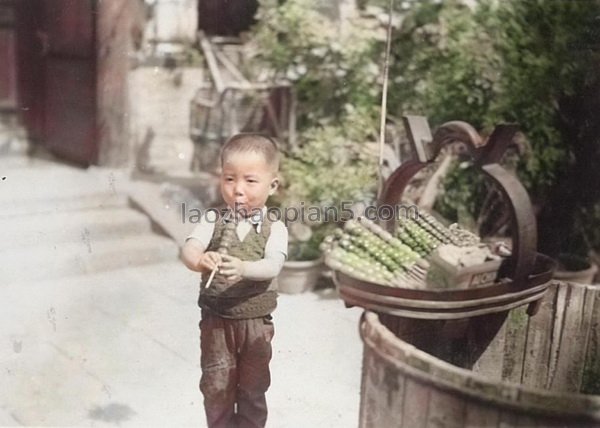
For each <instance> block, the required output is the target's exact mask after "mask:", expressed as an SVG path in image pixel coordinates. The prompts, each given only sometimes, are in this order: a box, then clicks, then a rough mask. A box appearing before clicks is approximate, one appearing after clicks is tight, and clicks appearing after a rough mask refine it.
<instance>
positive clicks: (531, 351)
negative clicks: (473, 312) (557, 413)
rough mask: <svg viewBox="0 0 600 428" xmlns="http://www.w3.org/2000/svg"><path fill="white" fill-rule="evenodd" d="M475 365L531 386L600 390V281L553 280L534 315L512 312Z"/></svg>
mask: <svg viewBox="0 0 600 428" xmlns="http://www.w3.org/2000/svg"><path fill="white" fill-rule="evenodd" d="M473 370H474V371H476V372H478V373H480V374H482V375H485V376H486V377H487V378H489V379H492V380H508V381H512V382H517V383H521V384H523V385H526V386H530V387H534V388H541V389H546V390H552V391H562V392H584V393H593V394H600V286H598V285H585V284H574V283H565V282H558V281H556V282H553V283H552V284H551V286H550V287H549V288H548V291H547V293H546V295H545V296H544V299H543V300H542V302H541V305H540V308H539V311H538V313H537V315H536V316H534V317H529V316H528V315H527V313H526V312H525V310H524V308H518V309H515V310H513V311H511V312H510V314H509V316H508V318H507V320H506V322H505V323H504V324H503V325H502V327H501V328H500V330H499V332H498V334H497V335H496V337H495V338H494V340H493V341H492V342H491V343H490V345H489V347H488V349H487V350H486V351H485V352H484V353H483V355H482V356H481V358H480V359H479V360H478V361H477V362H476V363H475V365H474V367H473Z"/></svg>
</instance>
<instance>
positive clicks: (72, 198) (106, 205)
mask: <svg viewBox="0 0 600 428" xmlns="http://www.w3.org/2000/svg"><path fill="white" fill-rule="evenodd" d="M128 201H129V199H128V197H127V195H124V194H107V193H104V192H95V193H82V194H71V195H64V196H61V197H49V198H22V199H12V200H10V199H9V200H6V199H4V200H3V201H2V205H0V207H1V208H0V221H2V223H4V221H5V220H6V219H7V218H11V217H15V216H23V215H32V214H38V215H42V214H45V215H52V214H56V213H61V212H68V211H78V210H93V209H100V210H102V209H110V208H123V207H126V206H127V205H128Z"/></svg>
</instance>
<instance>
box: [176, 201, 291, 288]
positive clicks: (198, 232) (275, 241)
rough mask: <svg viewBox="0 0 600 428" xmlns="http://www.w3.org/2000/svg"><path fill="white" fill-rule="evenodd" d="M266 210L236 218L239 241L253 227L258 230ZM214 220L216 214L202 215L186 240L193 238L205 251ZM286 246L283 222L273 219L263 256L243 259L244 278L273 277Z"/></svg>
mask: <svg viewBox="0 0 600 428" xmlns="http://www.w3.org/2000/svg"><path fill="white" fill-rule="evenodd" d="M209 212H210V211H209ZM266 212H267V210H266V207H265V208H263V210H262V214H263V215H258V216H254V217H248V218H244V219H241V220H238V224H237V227H236V229H235V231H236V234H237V236H238V238H239V240H240V241H243V240H244V238H245V237H246V235H247V234H248V232H250V230H251V229H252V228H253V227H256V231H257V232H260V229H261V227H262V220H263V218H264V216H265V215H266ZM216 221H217V218H216V215H214V216H206V215H203V216H202V217H201V219H200V222H199V223H198V225H197V226H196V227H195V228H194V230H193V231H192V233H191V234H190V235H189V236H188V237H187V238H186V241H187V240H188V239H194V240H195V241H196V242H198V243H199V244H200V245H201V247H202V249H203V250H204V251H206V248H208V244H209V243H210V240H211V239H212V236H213V232H214V230H215V222H216ZM287 246H288V231H287V228H286V227H285V224H283V222H282V221H281V220H277V221H274V222H273V223H271V233H270V235H269V238H268V239H267V242H266V244H265V255H264V258H263V259H262V260H258V261H255V262H248V261H245V262H244V278H247V279H251V280H257V281H261V280H267V279H272V278H275V277H276V276H277V275H278V274H279V272H280V271H281V268H282V267H283V263H284V262H285V260H286V258H287Z"/></svg>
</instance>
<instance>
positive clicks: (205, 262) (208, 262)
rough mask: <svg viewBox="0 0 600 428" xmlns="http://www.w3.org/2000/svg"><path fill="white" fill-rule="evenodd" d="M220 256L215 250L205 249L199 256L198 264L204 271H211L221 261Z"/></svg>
mask: <svg viewBox="0 0 600 428" xmlns="http://www.w3.org/2000/svg"><path fill="white" fill-rule="evenodd" d="M221 256H222V255H221V254H219V253H217V252H216V251H207V252H205V253H203V254H202V255H201V256H200V260H198V266H199V267H200V268H201V269H202V270H204V271H205V272H211V271H212V270H213V269H215V268H216V267H217V266H218V265H220V264H221V263H222V259H221Z"/></svg>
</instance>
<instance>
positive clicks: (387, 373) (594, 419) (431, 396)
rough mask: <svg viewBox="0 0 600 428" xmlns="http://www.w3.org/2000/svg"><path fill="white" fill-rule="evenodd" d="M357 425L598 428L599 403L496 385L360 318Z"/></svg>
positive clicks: (373, 317)
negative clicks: (362, 356)
mask: <svg viewBox="0 0 600 428" xmlns="http://www.w3.org/2000/svg"><path fill="white" fill-rule="evenodd" d="M360 333H361V337H362V340H363V342H364V359H363V373H362V385H361V404H360V423H359V426H360V427H365V428H367V427H368V428H378V427H399V428H400V427H406V428H413V427H448V428H450V427H523V426H525V427H549V426H561V427H598V426H600V397H597V396H592V395H584V394H579V393H564V392H559V391H554V390H545V389H541V388H532V387H528V386H524V385H520V384H518V383H512V382H508V381H498V380H496V379H491V378H489V377H486V376H484V375H482V374H480V373H476V372H473V371H470V370H467V369H463V368H460V367H456V366H454V365H452V364H449V363H447V362H445V361H442V360H440V359H438V358H436V357H434V356H432V355H429V354H427V353H426V352H423V351H421V350H419V349H417V348H416V347H414V346H413V345H410V344H408V343H406V342H404V341H403V340H401V339H399V338H398V337H397V336H396V335H395V334H394V333H392V332H391V331H390V330H389V329H388V328H387V327H385V326H384V325H383V324H381V323H380V322H379V318H378V316H377V314H375V313H373V312H366V313H365V315H364V316H363V318H362V320H361V323H360Z"/></svg>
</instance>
